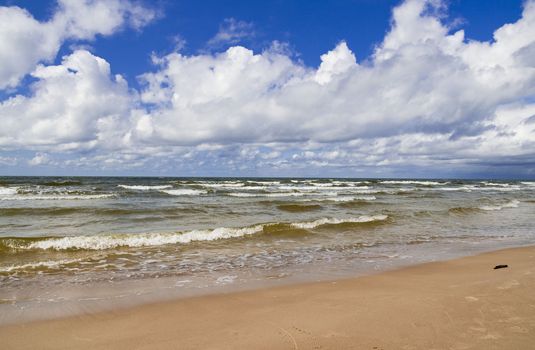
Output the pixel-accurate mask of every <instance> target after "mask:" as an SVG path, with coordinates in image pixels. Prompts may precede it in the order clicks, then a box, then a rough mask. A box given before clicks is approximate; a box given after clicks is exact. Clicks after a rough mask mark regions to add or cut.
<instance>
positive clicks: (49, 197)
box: [0, 194, 115, 201]
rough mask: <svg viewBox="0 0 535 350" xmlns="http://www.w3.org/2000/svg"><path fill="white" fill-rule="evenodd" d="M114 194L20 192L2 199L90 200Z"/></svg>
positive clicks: (1, 198) (0, 198)
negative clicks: (34, 193)
mask: <svg viewBox="0 0 535 350" xmlns="http://www.w3.org/2000/svg"><path fill="white" fill-rule="evenodd" d="M114 196H115V195H114V194H80V195H69V194H65V195H32V194H28V195H27V194H20V195H15V196H10V197H0V200H13V201H24V200H89V199H103V198H111V197H114Z"/></svg>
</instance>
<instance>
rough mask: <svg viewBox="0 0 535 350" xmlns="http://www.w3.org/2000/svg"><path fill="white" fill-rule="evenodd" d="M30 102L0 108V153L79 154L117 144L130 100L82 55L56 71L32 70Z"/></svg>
mask: <svg viewBox="0 0 535 350" xmlns="http://www.w3.org/2000/svg"><path fill="white" fill-rule="evenodd" d="M31 75H32V76H33V77H34V78H36V79H37V81H36V82H35V83H34V84H33V85H32V86H31V89H32V91H33V93H32V95H30V96H22V95H17V96H14V97H11V98H9V99H7V100H5V101H3V102H2V103H1V104H0V119H1V120H2V128H1V129H0V147H3V148H4V149H21V148H22V149H28V148H30V149H47V150H56V151H61V150H63V151H66V150H84V149H91V148H94V147H101V148H102V147H106V145H110V144H117V143H121V142H122V139H121V137H122V136H123V134H122V133H119V134H116V133H115V132H116V130H124V129H126V128H128V126H127V123H128V120H126V119H125V117H126V116H128V115H130V114H131V113H132V108H133V101H134V98H135V96H134V95H132V94H131V92H130V91H129V90H128V86H127V83H126V81H125V80H124V79H123V78H122V77H121V76H120V75H115V76H113V75H112V74H111V71H110V66H109V64H108V63H107V62H106V61H105V60H104V59H102V58H100V57H96V56H93V55H92V54H91V53H89V52H88V51H85V50H78V51H75V52H73V53H72V54H71V55H68V56H65V57H64V58H63V60H62V63H61V64H60V65H56V66H43V65H40V66H38V67H37V68H36V69H35V70H34V72H32V74H31Z"/></svg>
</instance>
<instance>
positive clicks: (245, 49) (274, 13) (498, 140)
mask: <svg viewBox="0 0 535 350" xmlns="http://www.w3.org/2000/svg"><path fill="white" fill-rule="evenodd" d="M0 62H1V64H0V175H105V176H108V175H131V176H259V177H274V176H290V177H317V176H319V177H364V178H368V177H388V178H391V177H413V178H415V177H418V178H524V179H535V0H528V1H520V0H518V1H517V0H487V1H478V0H404V1H388V0H336V1H335V0H331V1H328V0H325V1H305V0H293V1H292V0H272V1H239V0H228V1H221V0H206V1H194V0H177V1H171V0H159V1H134V0H58V1H45V0H43V1H30V0H23V1H16V0H4V1H0Z"/></svg>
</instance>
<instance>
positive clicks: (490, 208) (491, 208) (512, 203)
mask: <svg viewBox="0 0 535 350" xmlns="http://www.w3.org/2000/svg"><path fill="white" fill-rule="evenodd" d="M519 204H520V202H519V201H517V200H516V199H513V200H512V201H510V202H507V203H505V204H502V205H486V206H482V207H479V209H481V210H487V211H495V210H502V209H505V208H518V205H519Z"/></svg>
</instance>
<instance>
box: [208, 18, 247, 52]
mask: <svg viewBox="0 0 535 350" xmlns="http://www.w3.org/2000/svg"><path fill="white" fill-rule="evenodd" d="M254 36H255V31H254V26H253V24H252V23H249V22H245V21H239V20H237V19H235V18H225V20H224V21H223V23H222V24H221V25H220V26H219V31H218V32H217V34H216V35H215V36H214V37H212V38H211V39H210V40H208V42H207V43H206V44H207V46H208V47H210V48H216V49H217V48H220V47H222V46H224V45H234V44H237V43H239V42H241V41H242V40H244V39H247V38H251V37H254Z"/></svg>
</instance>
